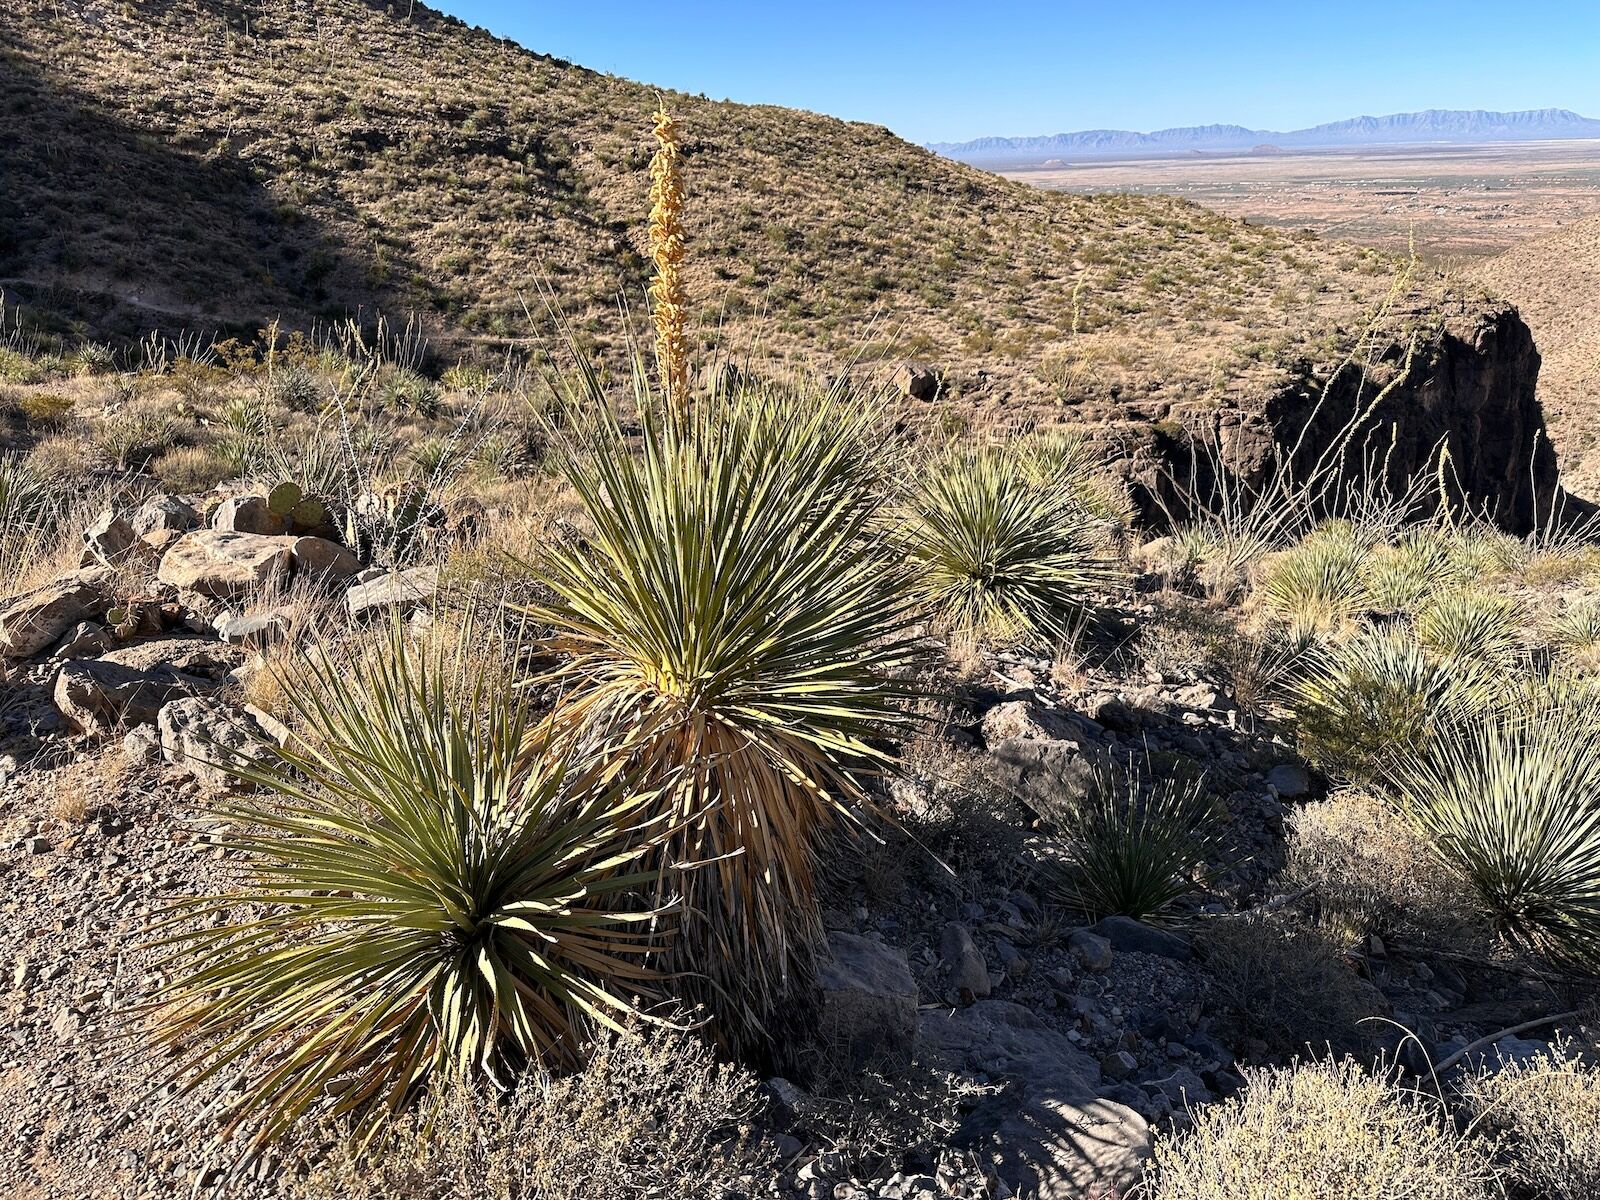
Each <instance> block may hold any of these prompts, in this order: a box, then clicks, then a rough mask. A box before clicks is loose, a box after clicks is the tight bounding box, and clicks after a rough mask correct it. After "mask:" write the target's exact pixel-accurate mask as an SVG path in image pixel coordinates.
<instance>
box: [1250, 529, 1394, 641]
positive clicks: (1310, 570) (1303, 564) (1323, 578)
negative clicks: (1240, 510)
mask: <svg viewBox="0 0 1600 1200" xmlns="http://www.w3.org/2000/svg"><path fill="white" fill-rule="evenodd" d="M1370 552H1371V548H1370V546H1369V545H1368V544H1367V543H1366V542H1365V541H1364V540H1363V539H1362V538H1361V536H1360V535H1359V534H1358V533H1357V531H1356V530H1355V529H1354V527H1352V526H1351V525H1350V524H1349V523H1348V522H1345V521H1330V522H1328V523H1327V524H1325V525H1323V526H1321V527H1319V528H1318V529H1315V530H1313V531H1312V532H1311V534H1309V535H1308V536H1307V537H1306V538H1305V540H1304V541H1302V542H1301V543H1300V544H1299V545H1297V546H1293V547H1291V548H1290V549H1288V550H1285V551H1283V552H1282V553H1281V554H1279V555H1277V556H1276V557H1275V558H1274V559H1272V560H1271V561H1270V562H1269V564H1268V566H1267V568H1266V574H1265V577H1264V578H1263V580H1262V582H1261V587H1260V591H1259V595H1260V597H1261V599H1262V600H1263V602H1264V603H1265V604H1266V606H1267V608H1268V609H1269V610H1270V611H1271V612H1273V613H1274V614H1276V615H1277V616H1279V617H1280V618H1282V619H1283V621H1284V622H1285V623H1287V624H1288V625H1289V627H1290V628H1291V629H1293V630H1296V631H1310V630H1317V631H1333V630H1337V629H1339V628H1341V627H1343V626H1346V625H1348V624H1350V622H1352V621H1354V620H1355V619H1356V618H1357V617H1358V616H1360V615H1361V613H1362V612H1363V611H1365V610H1366V609H1367V608H1369V607H1371V605H1372V596H1371V593H1370V592H1369V591H1368V590H1367V587H1366V583H1365V580H1364V578H1363V572H1364V568H1365V566H1366V562H1367V558H1368V555H1369V554H1370Z"/></svg>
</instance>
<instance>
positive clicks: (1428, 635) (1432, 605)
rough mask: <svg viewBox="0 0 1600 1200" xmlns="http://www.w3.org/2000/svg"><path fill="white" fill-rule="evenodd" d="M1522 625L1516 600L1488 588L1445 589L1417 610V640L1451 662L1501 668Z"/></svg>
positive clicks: (1513, 649) (1516, 642)
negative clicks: (1486, 589) (1480, 590)
mask: <svg viewBox="0 0 1600 1200" xmlns="http://www.w3.org/2000/svg"><path fill="white" fill-rule="evenodd" d="M1525 625H1526V619H1525V618H1524V616H1523V614H1522V611H1521V609H1520V608H1519V607H1518V606H1517V604H1516V602H1515V601H1513V600H1511V599H1509V598H1507V597H1505V596H1496V595H1493V594H1492V593H1489V592H1479V591H1456V590H1451V591H1446V592H1443V593H1442V594H1440V595H1437V596H1435V597H1434V598H1433V599H1432V600H1431V601H1429V602H1428V603H1427V604H1426V605H1425V606H1424V607H1423V608H1422V610H1421V611H1420V612H1419V613H1418V614H1417V619H1416V630H1417V641H1418V642H1420V643H1421V644H1422V646H1423V648H1424V649H1425V650H1427V651H1429V652H1430V653H1432V654H1434V655H1437V656H1438V657H1440V658H1443V659H1445V660H1447V661H1451V662H1460V661H1462V660H1468V661H1470V662H1477V663H1483V664H1485V665H1487V666H1490V667H1497V668H1500V669H1502V670H1503V669H1505V668H1507V667H1509V666H1510V665H1511V663H1512V659H1513V658H1514V657H1515V655H1516V652H1517V650H1518V648H1519V647H1520V645H1521V642H1522V630H1523V628H1524V626H1525Z"/></svg>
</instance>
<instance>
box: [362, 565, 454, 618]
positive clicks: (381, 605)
mask: <svg viewBox="0 0 1600 1200" xmlns="http://www.w3.org/2000/svg"><path fill="white" fill-rule="evenodd" d="M438 591H439V572H438V570H437V569H436V568H434V567H412V568H410V569H409V570H406V571H391V572H390V573H389V574H387V575H379V576H378V577H377V578H375V579H370V580H368V581H367V582H366V583H358V584H356V585H355V586H354V587H352V588H351V589H350V590H349V591H348V592H346V593H345V602H346V603H347V604H349V606H350V615H351V616H352V617H359V616H363V615H365V614H367V613H375V612H382V611H387V610H390V609H399V610H400V611H401V612H410V611H411V610H413V609H415V608H418V607H420V606H422V605H424V604H428V603H430V602H431V601H432V600H433V598H434V596H435V595H436V594H437V593H438Z"/></svg>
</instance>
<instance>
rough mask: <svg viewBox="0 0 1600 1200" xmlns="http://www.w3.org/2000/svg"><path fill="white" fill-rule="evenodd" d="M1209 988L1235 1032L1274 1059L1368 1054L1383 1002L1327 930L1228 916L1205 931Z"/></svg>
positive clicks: (1202, 944)
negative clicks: (1370, 1020) (1370, 1024)
mask: <svg viewBox="0 0 1600 1200" xmlns="http://www.w3.org/2000/svg"><path fill="white" fill-rule="evenodd" d="M1197 945H1198V948H1199V950H1200V953H1201V958H1202V961H1203V963H1204V965H1205V971H1206V977H1207V987H1208V990H1209V991H1210V992H1211V993H1212V994H1213V996H1214V997H1215V998H1216V999H1217V1000H1218V1001H1219V1002H1220V1005H1221V1008H1222V1009H1223V1011H1224V1013H1225V1014H1226V1015H1225V1018H1224V1023H1225V1025H1226V1026H1227V1027H1228V1029H1229V1031H1230V1033H1231V1034H1232V1035H1233V1036H1235V1037H1237V1038H1239V1039H1241V1040H1244V1039H1253V1040H1255V1041H1258V1042H1260V1043H1261V1044H1262V1046H1264V1047H1265V1050H1266V1052H1267V1053H1268V1054H1269V1055H1272V1056H1274V1057H1284V1056H1288V1055H1293V1054H1299V1053H1303V1052H1304V1051H1305V1050H1306V1048H1307V1047H1308V1046H1309V1047H1310V1048H1311V1049H1312V1050H1313V1051H1314V1052H1318V1053H1321V1052H1325V1051H1327V1050H1330V1049H1331V1050H1334V1051H1344V1050H1350V1051H1354V1050H1358V1049H1363V1048H1365V1047H1366V1046H1367V1045H1368V1044H1369V1042H1370V1040H1371V1036H1372V1034H1371V1031H1370V1030H1368V1029H1367V1028H1366V1027H1364V1026H1363V1025H1362V1024H1361V1022H1362V1020H1363V1019H1364V1018H1366V1017H1371V1016H1376V1015H1378V1013H1379V1011H1380V1009H1381V1008H1382V997H1381V996H1380V995H1379V994H1378V992H1377V989H1376V988H1374V987H1373V986H1372V985H1371V984H1369V983H1367V982H1365V981H1364V980H1362V979H1360V978H1358V977H1357V976H1356V973H1355V971H1354V970H1353V969H1352V968H1351V966H1350V964H1349V963H1348V962H1347V961H1346V960H1345V957H1344V953H1343V948H1342V947H1341V946H1340V944H1339V943H1338V942H1337V941H1336V940H1335V939H1334V937H1333V936H1332V935H1331V934H1330V933H1329V932H1328V931H1327V930H1325V929H1322V928H1319V927H1317V926H1314V925H1307V924H1305V923H1304V922H1302V921H1299V920H1297V919H1295V918H1294V917H1292V916H1288V915H1264V916H1247V917H1227V918H1222V919H1218V920H1213V921H1209V922H1207V923H1206V924H1205V925H1204V926H1202V927H1201V931H1200V934H1199V936H1198V938H1197Z"/></svg>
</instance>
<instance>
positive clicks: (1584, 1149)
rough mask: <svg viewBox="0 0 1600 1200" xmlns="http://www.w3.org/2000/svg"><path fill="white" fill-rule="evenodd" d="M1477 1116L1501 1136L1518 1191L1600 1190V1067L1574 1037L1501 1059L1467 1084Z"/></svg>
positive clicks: (1570, 1193) (1572, 1196)
mask: <svg viewBox="0 0 1600 1200" xmlns="http://www.w3.org/2000/svg"><path fill="white" fill-rule="evenodd" d="M1460 1090H1461V1098H1462V1103H1463V1106H1464V1108H1465V1109H1466V1111H1467V1113H1468V1115H1469V1116H1470V1117H1471V1118H1472V1121H1473V1123H1474V1124H1475V1125H1476V1126H1477V1127H1479V1128H1481V1129H1483V1130H1484V1131H1486V1132H1488V1133H1490V1134H1493V1135H1495V1136H1497V1137H1498V1138H1499V1140H1500V1142H1501V1145H1502V1148H1503V1152H1504V1154H1505V1157H1506V1160H1507V1162H1508V1163H1509V1171H1508V1173H1509V1175H1510V1176H1511V1181H1512V1184H1513V1186H1514V1190H1515V1192H1516V1194H1518V1195H1520V1196H1526V1197H1529V1198H1532V1197H1538V1198H1539V1200H1587V1198H1588V1197H1591V1196H1600V1068H1596V1066H1595V1064H1594V1062H1593V1061H1585V1060H1584V1059H1583V1058H1582V1057H1580V1056H1579V1055H1578V1054H1577V1053H1575V1052H1574V1050H1573V1048H1572V1047H1571V1046H1570V1045H1561V1046H1555V1047H1552V1048H1551V1049H1550V1050H1548V1051H1546V1052H1545V1053H1543V1054H1539V1055H1536V1056H1535V1057H1533V1058H1531V1059H1527V1060H1525V1061H1521V1062H1510V1063H1497V1064H1492V1065H1487V1066H1485V1067H1484V1069H1482V1070H1480V1071H1478V1072H1476V1073H1474V1074H1471V1075H1468V1076H1467V1078H1466V1079H1465V1080H1463V1081H1462V1082H1461V1084H1460Z"/></svg>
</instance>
